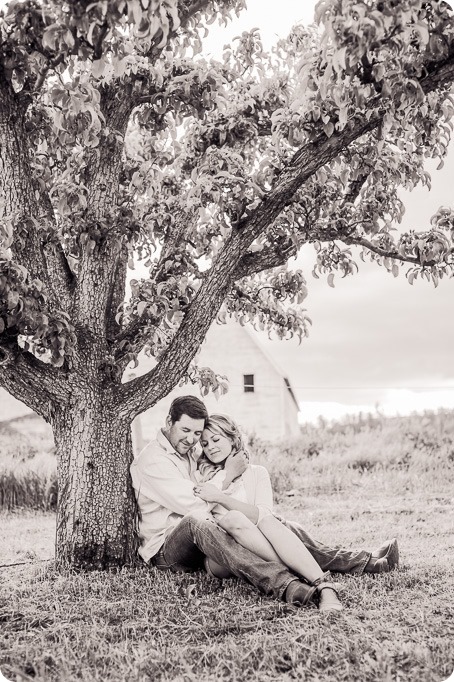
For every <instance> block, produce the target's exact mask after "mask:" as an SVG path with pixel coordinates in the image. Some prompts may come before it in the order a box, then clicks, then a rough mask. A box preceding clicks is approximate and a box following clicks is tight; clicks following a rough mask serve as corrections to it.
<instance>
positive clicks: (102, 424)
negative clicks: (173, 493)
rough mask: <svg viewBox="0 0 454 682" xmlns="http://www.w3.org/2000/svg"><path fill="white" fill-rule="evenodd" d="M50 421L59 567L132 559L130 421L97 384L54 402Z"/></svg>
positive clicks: (89, 566) (92, 566) (134, 546)
mask: <svg viewBox="0 0 454 682" xmlns="http://www.w3.org/2000/svg"><path fill="white" fill-rule="evenodd" d="M71 402H73V401H71ZM51 424H52V427H53V431H54V436H55V443H56V448H57V456H58V490H59V493H58V495H59V503H58V520H57V547H56V560H57V565H58V567H59V568H68V567H71V568H74V569H81V568H83V569H85V570H90V569H105V568H111V567H115V566H124V565H128V564H132V563H134V561H135V558H136V553H137V542H136V534H135V521H134V519H135V509H136V508H135V501H134V494H133V490H132V485H131V479H130V476H129V466H130V464H131V462H132V459H133V451H132V441H131V424H130V421H129V420H125V419H122V418H121V417H120V416H119V411H118V408H117V407H116V405H115V404H114V401H113V400H111V397H110V398H109V397H106V395H105V391H103V390H102V388H100V387H97V388H92V389H91V390H88V391H87V390H86V391H84V392H81V394H80V395H79V396H78V398H77V402H76V403H75V404H71V405H67V406H64V407H57V408H55V409H54V410H53V412H52V415H51Z"/></svg>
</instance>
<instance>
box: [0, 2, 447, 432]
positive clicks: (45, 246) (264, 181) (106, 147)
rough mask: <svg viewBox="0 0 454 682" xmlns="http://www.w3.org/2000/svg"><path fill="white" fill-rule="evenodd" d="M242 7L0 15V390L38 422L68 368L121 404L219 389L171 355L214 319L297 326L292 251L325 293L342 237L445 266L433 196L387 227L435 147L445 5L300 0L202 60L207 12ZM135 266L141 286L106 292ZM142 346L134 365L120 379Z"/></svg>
mask: <svg viewBox="0 0 454 682" xmlns="http://www.w3.org/2000/svg"><path fill="white" fill-rule="evenodd" d="M244 7H245V3H244V1H243V0H99V1H95V2H87V1H85V0H74V1H73V0H69V1H68V2H66V3H61V2H58V1H52V0H42V1H39V0H24V1H21V0H13V1H12V2H9V3H8V5H7V6H6V8H5V9H4V10H3V11H2V16H1V21H0V31H1V34H0V41H1V42H0V90H1V102H0V187H1V197H0V239H1V249H0V358H1V365H2V368H1V373H0V381H1V383H2V384H3V386H5V387H6V388H7V389H8V390H9V391H10V392H11V393H13V394H14V395H15V396H16V397H18V398H20V399H22V400H24V401H25V402H26V403H27V404H29V405H30V407H32V408H33V409H35V410H36V411H37V412H38V413H40V414H42V415H43V416H44V417H45V418H46V419H50V417H51V405H52V402H53V401H63V402H65V401H66V402H68V401H70V398H71V389H70V388H69V386H70V383H71V382H69V383H68V377H73V376H78V377H79V379H80V377H84V379H85V380H86V381H95V380H96V381H97V382H99V384H100V385H102V386H104V387H106V386H110V387H115V390H116V392H117V396H118V399H119V401H120V402H121V404H122V405H123V406H124V410H125V413H127V414H128V415H129V416H131V417H133V416H135V415H136V414H138V413H139V412H141V411H142V410H144V409H146V408H147V407H149V406H151V405H152V404H153V403H154V402H156V400H158V399H160V398H161V397H163V396H164V395H165V394H166V393H167V392H168V391H169V390H170V389H171V388H172V387H173V386H174V385H175V384H176V383H177V382H178V381H180V380H181V379H182V378H184V377H185V376H187V374H188V372H189V373H190V375H191V377H192V379H193V380H198V381H199V382H200V383H201V384H202V386H205V387H206V388H208V386H212V387H213V388H215V389H217V390H220V389H222V382H221V383H220V382H219V380H218V378H217V377H216V376H215V375H214V374H213V373H210V372H208V371H206V370H202V371H200V370H197V368H195V367H194V366H192V365H191V363H192V361H193V358H194V356H195V355H196V353H197V350H198V348H199V346H200V343H201V342H202V340H203V338H204V336H205V333H206V331H207V329H208V327H209V325H210V324H211V322H212V321H213V319H214V318H215V317H216V316H218V319H219V320H220V321H222V320H223V319H224V318H225V316H226V315H233V316H235V317H236V318H237V319H238V320H239V321H240V322H241V323H246V322H251V323H252V324H254V325H257V326H258V327H259V328H261V329H267V330H269V331H270V332H275V333H276V334H277V335H278V336H279V337H281V338H287V337H289V336H292V335H297V336H299V337H300V338H301V337H303V336H304V335H305V334H306V333H307V328H308V324H309V323H310V320H309V319H308V317H307V315H306V311H305V310H304V308H303V307H302V304H303V301H304V298H305V295H306V279H305V275H304V274H303V272H301V271H300V270H298V269H295V268H291V267H288V260H289V259H290V258H291V257H292V256H294V255H296V254H297V253H298V250H299V249H300V248H301V247H302V246H303V245H304V244H307V243H312V244H314V245H315V247H316V250H317V256H316V262H315V266H314V275H315V276H320V275H321V274H322V275H326V276H327V279H328V283H329V284H330V285H333V279H334V276H335V275H336V274H341V275H342V276H346V275H351V274H354V273H355V272H356V269H357V266H356V263H355V260H354V257H356V256H355V250H354V249H355V247H357V253H358V255H359V257H361V258H363V259H364V258H366V259H372V260H373V261H376V262H377V264H380V265H382V266H384V267H385V268H386V269H387V270H389V271H392V273H393V274H395V275H397V274H398V273H399V264H401V263H407V264H408V271H407V277H408V279H409V281H410V283H412V281H413V280H414V279H415V278H416V277H426V278H427V279H428V280H431V281H432V282H433V283H434V284H435V286H436V285H437V284H438V281H439V279H440V278H441V277H443V276H451V275H452V272H453V242H452V230H453V228H454V210H453V209H452V208H449V207H443V208H440V210H439V211H438V212H437V214H436V215H434V216H433V219H432V224H431V225H428V226H427V230H426V231H424V232H422V233H416V232H414V231H410V232H407V233H404V234H402V233H400V232H396V231H395V227H396V226H397V225H398V224H399V221H400V220H401V218H402V214H403V210H404V208H403V205H402V202H401V200H400V198H399V189H400V188H407V189H408V188H412V187H414V186H415V185H417V184H421V183H422V184H425V185H430V176H429V174H428V173H427V171H426V170H425V168H424V161H425V159H426V158H427V157H430V158H434V157H436V158H439V159H440V163H442V162H443V157H444V156H445V154H446V152H447V147H448V143H449V140H450V135H451V130H452V115H453V104H454V102H453V99H452V97H451V95H450V89H451V84H452V80H453V77H454V18H453V13H452V11H451V9H450V7H449V6H448V5H447V3H445V2H438V1H436V0H431V1H428V2H423V1H420V0H406V1H405V2H396V1H395V0H362V1H358V0H356V1H354V0H321V1H320V2H318V4H317V8H316V15H315V20H316V23H315V24H314V25H313V26H310V27H304V26H301V25H297V26H295V27H294V28H293V30H292V31H291V33H290V35H289V36H288V38H286V39H282V40H279V42H278V43H277V44H276V46H275V47H274V49H273V50H271V52H269V53H265V52H264V50H263V47H262V44H261V41H260V35H259V32H258V31H256V30H254V31H252V32H249V33H243V34H242V35H241V36H239V37H238V38H237V39H236V40H235V41H234V42H233V45H232V46H226V48H225V50H224V53H223V57H222V59H206V58H205V57H204V56H203V51H202V46H203V37H204V35H205V33H206V32H207V31H208V30H209V27H210V24H212V23H213V22H215V21H220V22H221V23H222V22H224V23H226V22H228V21H229V19H230V17H231V16H232V15H233V13H235V12H240V11H241V10H242V9H244ZM137 260H140V261H141V262H142V264H143V265H144V266H145V267H146V268H147V269H148V271H149V277H146V278H143V279H132V280H131V295H130V297H128V298H126V278H127V269H128V267H131V266H133V264H134V262H135V261H137ZM144 349H145V351H146V352H147V353H149V354H151V355H152V356H153V357H155V358H156V360H157V361H158V363H157V365H156V367H155V368H154V369H153V370H152V371H151V372H149V373H148V374H147V375H145V376H143V377H140V378H137V379H134V380H132V381H128V382H125V383H123V384H122V383H121V379H122V376H123V374H124V370H125V368H126V366H127V365H128V363H130V362H131V361H132V360H135V359H136V358H137V355H138V354H139V352H141V351H142V350H144ZM87 358H90V362H89V363H88V365H87ZM94 377H96V379H95V378H94ZM37 386H39V388H40V393H39V395H38V394H37V392H36V391H34V390H33V388H36V387H37ZM43 392H44V393H43ZM43 397H44V398H45V400H43Z"/></svg>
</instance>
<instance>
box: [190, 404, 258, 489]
mask: <svg viewBox="0 0 454 682" xmlns="http://www.w3.org/2000/svg"><path fill="white" fill-rule="evenodd" d="M205 429H208V430H209V431H211V432H212V433H219V434H220V435H221V436H225V437H226V438H228V439H229V440H230V441H231V443H232V455H235V454H236V453H237V452H239V451H240V450H242V451H243V452H244V453H245V455H246V457H247V458H248V459H249V452H248V450H247V448H246V445H245V443H244V436H243V434H242V433H241V431H240V429H239V428H238V426H237V425H236V424H235V422H234V421H233V419H231V418H230V417H228V416H227V415H226V414H212V415H210V416H209V417H208V419H207V421H206V422H205ZM224 463H225V462H222V463H221V464H213V462H210V460H209V459H208V457H207V456H206V455H205V454H204V453H202V455H201V456H200V457H199V460H198V463H197V468H198V470H199V471H200V473H201V474H202V476H203V477H204V478H205V477H209V478H211V476H214V474H215V473H216V472H217V471H219V469H223V468H224Z"/></svg>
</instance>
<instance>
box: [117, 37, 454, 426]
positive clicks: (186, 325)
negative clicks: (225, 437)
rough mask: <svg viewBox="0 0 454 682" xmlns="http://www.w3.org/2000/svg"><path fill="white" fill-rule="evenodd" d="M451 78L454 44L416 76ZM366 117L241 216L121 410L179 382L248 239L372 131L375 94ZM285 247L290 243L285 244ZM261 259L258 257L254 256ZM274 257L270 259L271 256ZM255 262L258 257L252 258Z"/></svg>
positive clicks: (302, 153) (308, 149) (146, 402)
mask: <svg viewBox="0 0 454 682" xmlns="http://www.w3.org/2000/svg"><path fill="white" fill-rule="evenodd" d="M453 79H454V44H453V46H452V48H451V53H450V55H449V57H448V58H447V59H444V60H442V61H441V62H439V63H437V64H432V65H431V71H430V73H429V74H428V75H427V76H425V77H424V78H422V79H421V80H420V85H421V87H422V88H423V90H424V92H425V93H426V94H427V93H429V92H430V91H432V90H434V89H435V88H439V87H442V86H444V85H447V84H448V83H451V82H452V81H453ZM369 111H371V115H370V118H369V119H367V118H366V117H365V116H362V117H361V119H360V120H358V119H355V120H354V121H352V122H351V123H350V124H349V125H348V126H347V127H345V128H344V129H343V130H342V131H339V132H335V133H334V134H333V135H332V136H331V137H329V138H327V137H326V135H325V134H322V135H319V137H318V138H317V139H316V140H315V141H313V142H310V143H307V144H305V145H304V146H303V147H301V149H299V150H298V151H297V152H296V154H295V155H294V156H293V158H292V160H291V161H290V162H289V164H288V165H287V166H286V167H285V168H284V170H283V171H282V172H281V173H280V174H279V176H278V177H277V178H276V181H275V183H274V186H273V187H272V189H271V190H270V191H269V192H268V194H267V195H266V196H265V197H264V199H263V200H262V202H261V204H260V205H259V206H258V207H257V208H256V209H255V211H254V213H253V214H252V215H250V216H248V217H245V218H244V219H242V220H241V221H240V222H239V223H238V226H237V228H236V229H235V230H234V231H233V232H232V234H231V236H230V238H229V239H228V241H227V242H226V243H225V245H224V247H223V249H222V250H221V251H220V252H219V254H218V256H217V258H216V260H215V261H214V263H213V265H212V267H211V269H210V270H209V271H208V272H207V274H206V277H205V280H204V282H203V284H202V286H201V287H200V289H199V291H198V293H197V295H196V297H195V299H194V301H193V302H192V304H191V306H190V308H189V309H188V311H187V313H186V316H185V318H184V320H183V322H182V324H181V326H180V328H179V331H178V334H177V335H176V336H175V337H174V338H173V340H172V342H171V343H170V345H169V347H168V348H167V350H166V351H165V352H164V354H163V355H162V357H161V359H160V361H159V363H158V365H157V366H156V367H155V368H154V369H153V370H152V371H151V372H149V373H147V374H146V375H144V376H142V377H139V378H137V379H134V380H133V381H131V382H129V383H128V384H125V385H124V386H123V387H122V398H123V408H122V409H123V411H124V413H125V415H129V416H131V415H132V416H136V415H137V414H140V412H142V411H143V410H145V409H147V408H149V407H151V406H152V405H154V404H155V403H156V402H157V401H158V400H159V399H160V398H162V397H164V396H165V395H166V394H167V393H168V392H169V391H170V390H171V389H172V388H173V387H174V386H175V385H176V383H177V382H178V381H179V379H180V378H181V377H182V376H183V375H184V373H185V371H186V370H187V368H188V366H189V364H190V362H191V360H192V358H193V357H194V355H195V354H196V352H197V349H198V348H199V346H200V343H201V342H202V340H203V338H204V337H205V335H206V333H207V331H208V329H209V326H210V324H211V322H212V320H213V319H214V317H215V316H216V314H217V312H218V310H219V308H220V306H221V305H222V302H223V300H224V299H225V297H226V295H227V294H228V292H229V291H230V289H231V286H232V284H233V282H234V281H235V280H236V279H238V278H239V276H240V273H239V271H238V266H239V263H240V262H241V259H242V258H243V254H244V253H245V252H247V250H248V248H249V246H250V245H251V243H252V242H253V241H254V240H255V239H257V238H258V237H259V236H260V235H262V234H264V233H265V231H266V230H267V228H268V227H269V226H270V225H271V224H272V223H273V222H274V220H276V218H277V217H278V216H279V214H280V213H281V212H282V210H283V209H284V208H285V207H286V206H288V205H289V204H291V203H292V201H294V195H295V193H296V192H297V190H298V189H299V188H300V187H301V186H302V185H303V184H304V183H305V182H306V181H307V180H308V179H309V178H310V177H311V176H312V175H313V174H314V173H315V172H316V171H317V170H318V169H319V168H321V167H322V166H323V165H325V164H326V163H328V162H330V161H332V160H333V159H334V158H335V157H336V156H338V155H339V153H340V152H341V151H342V150H343V149H344V148H345V147H347V146H348V145H350V144H351V143H352V142H354V141H355V140H356V139H358V138H359V137H361V136H362V135H365V134H366V133H368V132H370V131H371V130H374V129H375V128H377V127H378V125H379V124H380V121H381V120H382V117H383V115H384V113H385V109H384V107H383V105H381V100H380V97H379V96H378V97H377V98H374V100H372V102H371V103H370V105H369ZM286 247H287V248H290V247H289V245H286ZM268 255H269V259H268V261H267V262H268V263H270V262H276V258H277V251H276V250H275V249H274V250H273V248H271V249H270V253H269V254H264V255H263V256H262V257H261V258H262V263H264V261H265V258H268ZM258 259H260V257H257V260H258ZM273 259H274V260H273ZM256 262H257V261H256Z"/></svg>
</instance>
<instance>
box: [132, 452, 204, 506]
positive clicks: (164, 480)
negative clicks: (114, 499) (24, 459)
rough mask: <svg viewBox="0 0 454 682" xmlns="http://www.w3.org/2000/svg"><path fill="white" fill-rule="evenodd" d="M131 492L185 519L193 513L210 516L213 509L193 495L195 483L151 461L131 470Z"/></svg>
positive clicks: (169, 466) (167, 465)
mask: <svg viewBox="0 0 454 682" xmlns="http://www.w3.org/2000/svg"><path fill="white" fill-rule="evenodd" d="M131 476H132V481H133V486H134V489H135V490H136V491H137V493H140V494H141V495H143V496H144V497H147V498H148V499H150V500H153V501H154V502H157V503H158V504H160V505H161V506H162V507H165V508H166V509H169V510H170V511H173V512H175V513H176V514H179V515H180V516H185V514H189V513H190V512H194V511H205V512H207V513H209V512H210V511H211V509H212V507H213V505H212V504H208V503H207V502H205V501H204V500H202V499H200V498H198V497H196V496H195V495H194V483H193V482H192V481H191V480H190V479H188V478H185V477H184V476H183V475H182V474H181V472H180V471H179V470H178V469H177V468H176V466H174V465H173V464H172V462H169V461H162V460H161V461H156V460H154V461H152V462H151V463H150V464H148V465H147V466H143V465H140V464H138V465H136V466H135V467H132V468H131Z"/></svg>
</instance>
